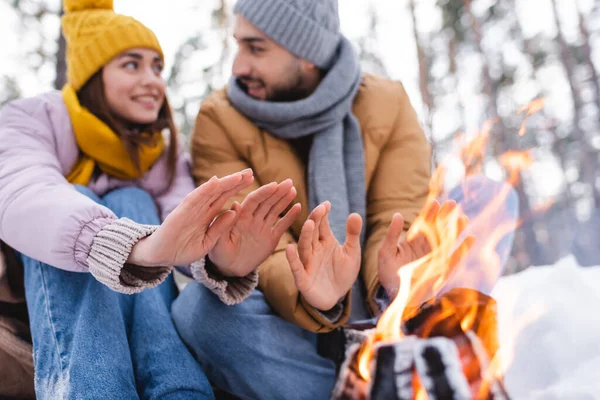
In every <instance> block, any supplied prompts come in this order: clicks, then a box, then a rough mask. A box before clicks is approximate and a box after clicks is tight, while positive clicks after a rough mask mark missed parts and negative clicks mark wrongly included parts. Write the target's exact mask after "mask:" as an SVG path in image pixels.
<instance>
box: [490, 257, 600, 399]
mask: <svg viewBox="0 0 600 400" xmlns="http://www.w3.org/2000/svg"><path fill="white" fill-rule="evenodd" d="M492 296H493V297H494V298H495V299H496V300H497V302H498V322H499V328H500V341H501V343H502V345H504V344H506V345H508V346H509V347H512V348H514V359H513V361H512V363H511V365H510V367H509V369H508V370H507V372H506V374H505V383H506V386H507V389H508V392H509V394H510V395H511V396H512V398H513V399H540V400H541V399H543V400H554V399H556V400H558V399H560V400H562V399H569V400H571V399H573V400H575V399H600V312H599V310H600V267H591V268H590V267H588V268H582V267H579V266H578V265H577V262H576V260H575V258H574V257H572V256H569V257H566V258H564V259H562V260H560V261H559V262H558V263H557V264H556V265H553V266H548V267H534V268H529V269H527V270H525V271H523V272H521V273H519V274H515V275H511V276H506V277H503V278H501V279H500V280H499V282H498V284H497V286H496V288H495V289H494V292H493V293H492ZM532 315H538V317H537V318H536V319H535V320H533V321H530V323H528V324H525V326H524V327H523V328H522V329H519V328H518V327H519V326H520V325H521V324H523V323H524V322H526V321H527V320H528V319H530V317H531V316H532ZM512 339H514V346H511V345H510V344H511V341H512Z"/></svg>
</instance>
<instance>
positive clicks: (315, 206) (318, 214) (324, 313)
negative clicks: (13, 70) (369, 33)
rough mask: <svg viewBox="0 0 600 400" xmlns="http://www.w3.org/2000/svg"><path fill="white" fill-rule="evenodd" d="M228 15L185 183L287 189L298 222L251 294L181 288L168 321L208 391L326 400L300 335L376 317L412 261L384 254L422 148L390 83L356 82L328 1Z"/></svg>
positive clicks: (405, 248) (418, 203)
mask: <svg viewBox="0 0 600 400" xmlns="http://www.w3.org/2000/svg"><path fill="white" fill-rule="evenodd" d="M235 13H236V21H235V28H234V37H235V39H236V40H237V42H238V45H239V50H238V53H237V55H236V58H235V61H234V64H233V77H232V79H231V80H230V82H229V84H228V86H227V88H226V89H225V90H222V91H218V92H215V93H213V94H212V95H211V96H209V97H208V98H207V99H206V101H205V102H204V104H203V105H202V107H201V109H200V113H199V114H198V118H197V120H196V127H195V131H194V135H193V138H192V156H193V163H194V168H193V174H194V176H195V178H196V180H197V183H198V184H200V183H202V182H204V181H206V180H207V179H209V178H210V177H211V176H213V175H217V176H222V175H225V174H228V173H230V172H232V171H238V170H240V169H244V168H252V169H253V170H254V173H255V178H256V183H255V184H257V185H258V184H266V183H269V182H272V181H275V182H279V181H282V180H284V179H288V178H291V179H292V180H293V182H294V185H295V187H296V189H297V197H296V199H297V201H298V202H299V203H300V204H301V205H302V211H301V214H300V217H299V218H298V220H297V221H296V222H295V223H294V224H293V225H292V229H291V230H290V232H288V233H286V234H285V235H284V236H283V237H282V239H281V241H280V242H279V245H278V246H277V248H276V249H275V251H274V252H273V254H272V255H271V256H270V257H269V258H268V259H267V260H266V261H265V262H264V263H263V264H262V265H261V266H260V267H259V291H255V292H253V293H252V295H250V297H249V298H248V299H247V300H246V301H245V302H243V303H241V304H238V305H235V306H232V307H227V306H223V305H222V304H220V302H219V301H218V299H216V297H215V296H213V295H212V294H211V293H210V292H209V291H207V290H206V289H205V288H203V287H202V286H200V285H196V284H194V283H193V282H192V283H191V284H190V285H188V286H187V287H186V289H185V290H184V291H183V292H182V293H181V295H180V296H179V298H178V299H177V300H176V302H175V303H174V305H173V309H172V313H173V318H174V320H175V324H176V326H177V328H178V330H179V332H180V334H181V336H182V337H183V339H184V341H185V342H186V343H187V344H188V345H189V346H190V348H191V349H192V351H193V352H194V354H195V356H196V357H197V359H198V360H199V362H200V363H201V364H202V366H203V367H204V369H205V371H206V372H207V374H208V376H209V378H210V379H211V380H212V381H213V382H215V384H216V385H217V386H219V387H221V388H223V389H225V390H227V391H229V392H231V393H233V394H235V395H237V396H239V397H242V398H265V399H266V398H286V399H319V398H328V397H329V394H330V390H331V389H332V387H333V384H334V379H335V377H334V374H335V367H334V365H333V363H332V362H331V361H329V360H327V359H325V358H323V357H321V356H320V355H319V354H318V353H317V350H316V340H317V335H315V334H314V333H313V332H316V333H322V332H328V331H331V330H332V329H335V328H336V327H339V326H341V325H342V324H344V323H346V322H347V321H348V320H350V321H357V320H361V319H364V318H369V317H370V316H372V315H375V316H376V315H378V314H380V313H381V311H382V310H383V308H384V307H385V306H386V305H387V304H389V299H390V298H393V296H394V295H395V293H396V291H397V289H398V284H399V283H398V281H399V278H398V277H397V271H398V268H399V267H401V266H402V265H405V264H406V263H408V262H410V261H412V260H414V259H415V258H416V257H418V256H419V255H422V251H421V252H420V251H419V249H416V247H415V246H414V243H411V242H406V241H402V242H401V244H400V246H396V243H397V242H398V239H399V238H400V235H401V234H402V232H403V231H404V232H405V231H406V230H407V229H408V228H409V227H410V224H411V222H412V221H413V220H414V219H415V217H416V216H417V214H418V213H419V211H420V209H421V207H422V206H423V204H424V202H425V199H426V196H427V193H428V184H429V178H430V172H431V160H430V146H429V144H428V142H427V140H426V138H425V135H424V133H423V130H422V128H421V127H420V125H419V122H418V119H417V115H416V113H415V111H414V109H413V107H412V106H411V104H410V101H409V99H408V96H407V94H406V91H405V90H404V88H403V86H402V84H400V83H399V82H392V81H390V80H387V79H382V78H378V77H375V76H372V75H369V74H362V73H361V71H360V67H359V63H358V59H357V56H356V54H355V52H354V51H353V49H352V46H351V44H350V43H349V41H348V40H347V39H346V38H345V37H343V36H342V35H341V34H340V33H339V17H338V10H337V0H303V1H299V0H238V1H237V3H236V6H235ZM252 189H253V188H249V190H252ZM246 194H247V192H246V193H242V194H241V195H240V197H239V198H238V199H237V200H238V201H241V200H242V199H243V197H244V196H245V195H246ZM310 210H313V212H312V213H311V215H310V218H309V211H310ZM398 213H399V214H401V215H396V214H398ZM349 215H350V216H349ZM307 219H308V220H309V222H307V223H306V224H305V221H307ZM361 222H362V229H361ZM301 232H302V235H301ZM301 236H302V237H303V238H301ZM386 238H387V239H386ZM298 240H300V243H299V248H298V249H297V250H296V247H295V245H296V244H297V243H298ZM340 243H343V245H342V244H340ZM390 243H391V245H390ZM290 245H291V246H290ZM382 245H383V246H382ZM361 248H362V251H361ZM423 251H425V250H423ZM359 269H360V279H359V280H357V281H356V276H357V274H358V270H359ZM355 281H356V282H355ZM351 287H354V288H353V290H351V291H349V289H350V288H351ZM350 297H352V299H350Z"/></svg>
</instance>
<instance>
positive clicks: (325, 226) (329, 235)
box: [319, 201, 362, 241]
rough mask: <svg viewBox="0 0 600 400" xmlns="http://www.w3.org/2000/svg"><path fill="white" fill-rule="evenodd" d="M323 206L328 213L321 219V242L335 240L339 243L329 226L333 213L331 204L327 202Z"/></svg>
mask: <svg viewBox="0 0 600 400" xmlns="http://www.w3.org/2000/svg"><path fill="white" fill-rule="evenodd" d="M323 205H324V206H325V210H326V212H325V215H324V216H323V218H322V219H321V224H320V225H319V240H325V239H335V240H336V241H337V239H336V238H335V235H334V234H333V231H332V230H331V226H330V224H329V211H331V203H330V202H328V201H326V202H325V203H324V204H323ZM361 221H362V219H361Z"/></svg>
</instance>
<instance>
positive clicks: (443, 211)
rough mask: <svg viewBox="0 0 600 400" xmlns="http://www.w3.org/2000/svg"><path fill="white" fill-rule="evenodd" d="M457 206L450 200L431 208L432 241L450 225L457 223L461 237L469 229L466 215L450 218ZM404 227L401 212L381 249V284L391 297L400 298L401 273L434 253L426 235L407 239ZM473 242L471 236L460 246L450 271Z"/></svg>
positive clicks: (428, 214) (427, 216) (427, 215)
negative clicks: (409, 265) (398, 292)
mask: <svg viewBox="0 0 600 400" xmlns="http://www.w3.org/2000/svg"><path fill="white" fill-rule="evenodd" d="M456 207H457V205H456V202H454V201H453V200H449V201H446V202H444V204H443V205H440V204H439V202H437V201H433V202H432V203H431V204H429V205H428V208H427V210H426V213H425V223H426V224H427V225H428V226H430V227H432V228H433V232H432V234H431V239H434V240H437V239H436V238H440V237H442V235H444V232H445V230H446V229H447V228H448V224H450V223H456V224H457V232H458V234H460V233H461V232H462V231H463V230H464V229H465V228H466V227H467V225H468V224H469V219H468V218H467V217H466V216H465V215H460V217H459V218H457V219H453V218H449V216H450V215H451V213H453V212H454V210H455V209H456ZM403 227H404V218H403V217H402V215H401V214H400V213H397V214H395V215H394V217H393V218H392V223H391V224H390V227H389V229H388V232H387V235H386V237H385V239H384V241H383V242H382V244H381V247H380V248H379V257H378V258H379V265H378V272H379V282H380V283H381V285H382V286H383V287H384V289H385V290H386V292H387V294H388V296H389V297H390V298H394V297H395V296H396V294H397V291H398V288H399V287H400V277H399V276H398V270H399V269H400V268H402V267H403V266H405V265H407V264H409V263H411V262H413V261H415V260H418V259H420V258H421V257H423V256H425V255H426V254H428V253H430V252H431V245H430V243H429V242H428V240H427V238H426V237H425V235H423V234H417V235H416V236H415V237H411V238H409V239H407V238H406V237H405V236H404V235H403V234H402V231H403ZM473 243H474V238H473V237H471V236H469V237H467V238H466V239H465V240H464V241H463V242H462V243H461V244H460V246H459V247H458V248H457V249H456V250H455V251H454V252H453V254H452V256H451V259H450V260H449V266H450V268H454V267H455V266H456V265H457V264H458V263H459V262H460V261H461V259H462V258H464V256H465V255H466V254H467V252H468V250H469V249H470V248H471V247H472V246H473ZM434 245H435V243H434Z"/></svg>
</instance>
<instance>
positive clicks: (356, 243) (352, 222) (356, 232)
mask: <svg viewBox="0 0 600 400" xmlns="http://www.w3.org/2000/svg"><path fill="white" fill-rule="evenodd" d="M361 230H362V218H361V216H360V215H358V214H356V213H352V214H350V216H349V217H348V221H347V222H346V243H344V246H345V247H346V249H348V250H354V251H356V250H359V251H360V232H361Z"/></svg>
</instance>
